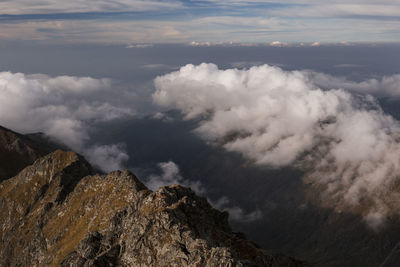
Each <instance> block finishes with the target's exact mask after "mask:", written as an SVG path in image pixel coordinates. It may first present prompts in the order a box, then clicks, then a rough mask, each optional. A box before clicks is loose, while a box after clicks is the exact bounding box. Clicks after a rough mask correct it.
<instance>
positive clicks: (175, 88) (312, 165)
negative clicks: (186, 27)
mask: <svg viewBox="0 0 400 267" xmlns="http://www.w3.org/2000/svg"><path fill="white" fill-rule="evenodd" d="M321 85H324V86H321ZM155 86H156V88H157V91H156V92H155V93H154V94H153V99H154V101H155V103H157V104H159V105H161V106H164V107H168V108H177V109H180V110H181V111H182V112H183V113H184V114H185V116H186V118H187V119H191V118H202V122H201V123H200V126H199V127H198V128H197V129H196V132H197V133H198V134H199V135H201V136H202V137H203V138H204V139H205V140H208V141H210V142H214V143H218V144H222V145H223V146H224V148H226V149H227V150H229V151H236V152H240V153H241V154H243V155H244V156H246V157H248V158H249V159H252V160H253V161H254V162H255V163H256V164H261V165H267V166H272V167H281V166H287V165H295V166H298V167H299V168H301V169H303V170H304V171H305V172H306V174H307V176H306V180H307V181H308V182H310V183H312V184H314V186H316V187H318V188H319V189H321V190H322V197H323V199H324V201H325V203H328V204H329V203H330V204H329V205H334V206H335V207H336V208H337V209H343V208H349V207H350V208H351V209H352V210H358V211H359V212H361V213H363V214H364V215H367V214H371V212H373V213H374V214H375V213H379V214H386V213H387V212H390V210H391V206H392V205H393V203H394V202H396V203H397V202H398V201H399V200H400V199H399V195H398V194H397V193H396V189H397V187H398V183H399V178H398V176H399V174H400V153H399V152H400V139H399V137H400V126H399V123H398V122H397V121H396V120H394V119H393V118H392V117H390V116H388V115H386V114H384V113H383V111H382V110H381V108H380V107H379V105H378V104H377V103H376V101H375V99H374V98H373V97H372V96H371V95H368V94H361V95H360V94H353V93H352V92H354V91H355V92H357V93H364V92H365V93H377V94H380V93H382V92H383V93H384V94H388V95H397V94H398V91H400V84H399V82H398V75H397V76H393V77H385V78H383V79H382V80H381V81H378V80H368V81H365V82H362V83H354V82H349V81H346V80H344V79H342V78H335V77H332V76H328V75H325V76H324V75H322V74H320V75H318V74H316V73H310V72H307V71H291V72H289V71H284V70H282V69H280V68H278V67H272V66H268V65H263V66H258V67H252V68H250V69H243V70H238V69H227V70H220V69H218V67H217V66H216V65H214V64H204V63H203V64H201V65H198V66H194V65H186V66H184V67H182V68H181V69H180V70H179V71H176V72H172V73H170V74H167V75H164V76H160V77H158V78H156V80H155ZM321 87H323V88H324V89H321ZM350 90H351V91H350ZM360 207H366V208H365V209H362V210H360ZM369 217H370V218H372V217H376V216H372V215H371V216H369Z"/></svg>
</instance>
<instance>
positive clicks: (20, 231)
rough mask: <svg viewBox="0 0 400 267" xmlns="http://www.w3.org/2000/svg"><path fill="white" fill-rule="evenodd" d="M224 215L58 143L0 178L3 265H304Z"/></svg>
mask: <svg viewBox="0 0 400 267" xmlns="http://www.w3.org/2000/svg"><path fill="white" fill-rule="evenodd" d="M4 163H5V162H4V161H1V162H0V164H3V165H4ZM227 218H228V214H227V213H224V212H220V211H218V210H215V209H213V208H212V207H211V206H210V205H209V204H208V202H207V201H206V200H205V199H204V198H201V197H198V196H196V195H195V194H194V192H193V191H192V190H190V189H189V188H185V187H181V186H178V185H172V186H168V187H162V188H160V189H159V190H157V191H156V192H152V191H150V190H148V189H147V188H146V187H145V186H144V185H143V184H142V183H141V182H140V181H139V180H138V179H137V178H136V177H135V176H134V175H133V174H132V173H130V172H128V171H125V172H120V171H116V172H112V173H110V174H107V175H99V174H93V171H92V168H91V166H90V165H89V164H88V163H87V162H86V160H85V159H83V158H82V157H81V156H79V155H77V154H76V153H74V152H64V151H61V150H57V151H55V152H53V153H51V154H48V155H47V156H44V157H41V158H39V159H37V160H36V161H35V162H34V163H33V164H32V165H30V166H27V167H26V168H25V169H23V170H22V171H21V172H20V173H19V174H18V175H16V176H14V177H12V178H10V179H8V180H5V181H4V182H2V183H1V184H0V241H1V242H0V266H60V265H61V266H306V264H305V263H302V262H299V261H296V260H294V259H291V258H289V257H286V256H281V255H272V254H268V253H265V252H264V251H263V250H261V249H260V248H258V247H257V246H256V245H254V244H253V243H252V242H250V241H248V240H246V239H245V237H244V236H243V235H241V234H237V233H234V232H232V230H231V229H230V227H229V224H228V221H227Z"/></svg>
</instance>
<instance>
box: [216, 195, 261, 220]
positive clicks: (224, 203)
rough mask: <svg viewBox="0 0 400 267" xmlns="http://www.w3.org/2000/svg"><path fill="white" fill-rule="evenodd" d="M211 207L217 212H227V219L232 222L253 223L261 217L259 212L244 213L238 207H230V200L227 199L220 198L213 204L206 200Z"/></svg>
mask: <svg viewBox="0 0 400 267" xmlns="http://www.w3.org/2000/svg"><path fill="white" fill-rule="evenodd" d="M208 201H209V202H210V203H211V205H212V206H213V207H214V208H216V209H219V210H223V211H227V212H228V213H229V218H230V219H231V220H233V221H238V222H254V221H257V220H259V219H261V218H262V217H263V214H262V212H261V211H260V210H258V209H256V210H254V211H251V212H246V211H244V210H243V209H242V208H240V207H238V206H232V204H231V202H230V200H229V199H228V198H227V197H221V198H219V199H217V200H216V201H215V202H213V201H211V200H210V199H208Z"/></svg>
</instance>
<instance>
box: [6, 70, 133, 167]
mask: <svg viewBox="0 0 400 267" xmlns="http://www.w3.org/2000/svg"><path fill="white" fill-rule="evenodd" d="M119 94H121V92H113V91H112V88H111V81H110V80H108V79H93V78H90V77H72V76H59V77H54V78H53V77H49V76H46V75H42V74H37V75H25V74H23V73H10V72H0V124H1V125H4V126H5V127H8V128H11V129H13V130H16V131H19V132H23V133H30V132H44V133H45V134H47V135H48V136H50V137H52V138H54V139H55V140H57V141H59V142H61V143H64V144H66V145H67V146H68V147H70V148H71V149H74V150H76V151H78V152H79V153H82V154H84V155H85V156H87V158H88V159H89V160H90V161H91V162H92V163H93V164H94V165H95V166H97V167H99V168H101V169H103V170H105V171H110V170H112V169H119V168H120V167H122V163H123V162H124V161H125V160H126V159H127V155H126V153H125V152H124V151H123V150H122V148H121V146H118V145H111V146H104V145H103V146H94V147H87V145H86V143H87V141H88V140H89V130H90V125H91V124H94V123H96V122H100V121H109V120H113V119H116V118H120V117H124V116H132V115H133V114H134V111H133V110H132V109H131V108H129V107H119V106H116V105H114V104H113V103H111V102H109V101H107V100H106V99H107V97H110V98H111V99H112V97H111V96H113V95H114V96H118V95H119Z"/></svg>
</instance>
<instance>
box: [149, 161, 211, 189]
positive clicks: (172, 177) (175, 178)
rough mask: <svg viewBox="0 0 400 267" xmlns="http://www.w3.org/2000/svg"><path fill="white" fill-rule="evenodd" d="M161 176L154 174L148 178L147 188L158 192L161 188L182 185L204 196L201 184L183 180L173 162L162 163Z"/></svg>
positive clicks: (159, 165)
mask: <svg viewBox="0 0 400 267" xmlns="http://www.w3.org/2000/svg"><path fill="white" fill-rule="evenodd" d="M158 167H159V168H160V170H161V174H159V175H157V174H152V175H150V176H149V177H148V178H147V182H146V186H147V187H148V188H150V189H151V190H153V191H156V190H157V189H158V188H160V187H161V186H167V185H173V184H180V185H183V186H187V187H190V188H191V189H192V190H193V191H195V192H196V193H197V194H203V193H204V188H203V186H202V185H201V183H200V182H198V181H196V182H193V181H189V180H185V179H183V177H182V176H181V174H180V171H179V167H178V165H176V164H175V163H174V162H172V161H168V162H161V163H159V164H158Z"/></svg>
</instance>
